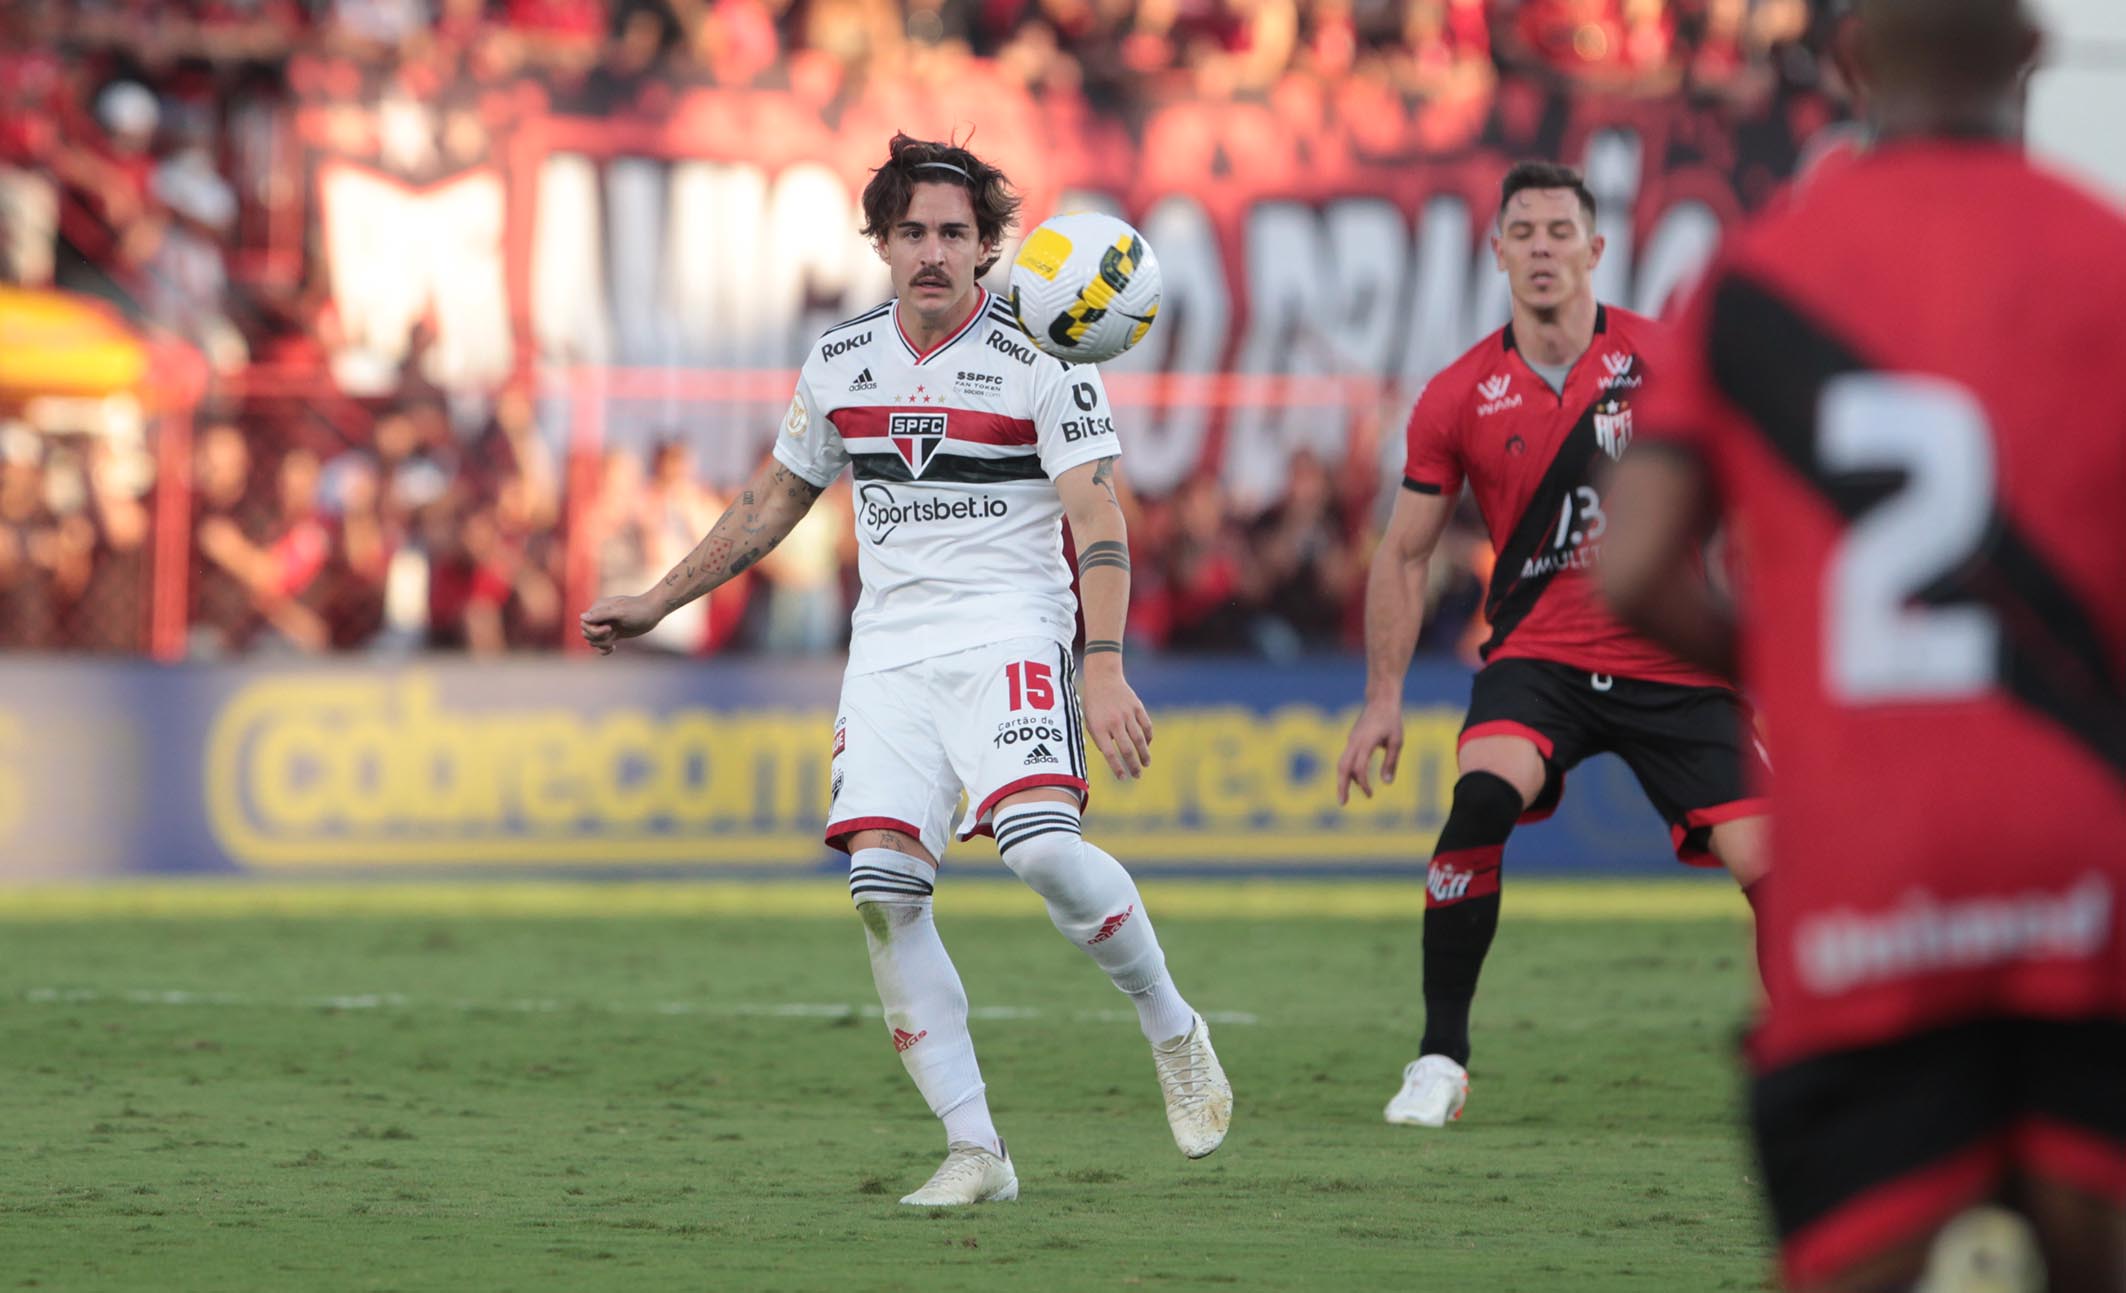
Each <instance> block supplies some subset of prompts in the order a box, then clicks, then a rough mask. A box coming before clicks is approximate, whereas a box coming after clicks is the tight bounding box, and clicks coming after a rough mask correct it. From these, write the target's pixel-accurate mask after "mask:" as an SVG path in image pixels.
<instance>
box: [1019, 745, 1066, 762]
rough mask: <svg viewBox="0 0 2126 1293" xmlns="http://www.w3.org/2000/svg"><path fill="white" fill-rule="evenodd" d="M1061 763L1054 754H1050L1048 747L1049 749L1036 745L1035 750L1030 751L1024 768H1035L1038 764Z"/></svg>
mask: <svg viewBox="0 0 2126 1293" xmlns="http://www.w3.org/2000/svg"><path fill="white" fill-rule="evenodd" d="M1060 762H1062V760H1060V759H1058V758H1056V756H1055V755H1053V754H1051V753H1049V750H1048V747H1047V746H1046V745H1036V746H1035V747H1033V749H1032V750H1031V751H1029V752H1028V753H1027V755H1026V763H1025V765H1024V766H1026V767H1032V766H1033V765H1034V764H1036V763H1060Z"/></svg>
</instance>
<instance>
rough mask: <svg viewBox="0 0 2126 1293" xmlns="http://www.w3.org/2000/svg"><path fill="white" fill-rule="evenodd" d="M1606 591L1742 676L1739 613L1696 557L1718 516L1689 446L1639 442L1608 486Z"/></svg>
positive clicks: (1727, 674)
mask: <svg viewBox="0 0 2126 1293" xmlns="http://www.w3.org/2000/svg"><path fill="white" fill-rule="evenodd" d="M1606 493H1607V495H1608V498H1609V513H1610V524H1609V532H1608V534H1607V535H1605V536H1604V537H1603V540H1602V562H1601V567H1600V570H1601V580H1602V592H1603V594H1604V595H1605V596H1606V597H1608V599H1609V604H1610V606H1611V607H1612V608H1613V609H1614V610H1615V611H1616V613H1617V618H1619V619H1621V620H1623V621H1624V622H1625V623H1626V624H1629V625H1631V626H1632V627H1633V628H1635V629H1637V630H1638V631H1639V632H1641V633H1644V634H1645V635H1646V636H1647V637H1650V638H1652V639H1653V640H1654V641H1656V642H1659V643H1660V644H1661V645H1663V646H1665V647H1667V648H1668V649H1669V650H1671V651H1673V652H1675V653H1676V654H1677V655H1679V656H1681V657H1682V658H1683V659H1685V660H1687V661H1689V662H1690V663H1692V664H1694V665H1697V666H1698V667H1699V668H1701V669H1706V670H1710V671H1711V672H1713V673H1716V674H1718V675H1720V676H1721V677H1723V678H1732V677H1734V676H1735V675H1736V659H1735V617H1734V612H1733V611H1732V610H1731V609H1730V608H1729V607H1728V606H1727V605H1726V604H1725V603H1724V602H1723V601H1722V600H1721V599H1720V598H1719V597H1718V596H1717V595H1716V594H1715V593H1714V592H1713V589H1712V586H1711V585H1710V584H1708V583H1707V582H1706V580H1705V577H1704V575H1703V574H1701V573H1700V572H1699V570H1698V568H1697V566H1696V563H1695V562H1694V561H1693V560H1692V555H1693V553H1695V552H1696V550H1697V548H1698V540H1699V538H1700V537H1701V536H1702V535H1704V534H1705V532H1706V526H1707V524H1708V523H1709V521H1710V520H1711V517H1710V515H1709V512H1708V508H1709V506H1710V502H1711V496H1710V494H1709V492H1708V490H1707V489H1706V482H1705V469H1704V467H1703V466H1701V465H1700V464H1699V462H1698V460H1697V459H1696V458H1694V457H1692V456H1691V455H1690V453H1689V452H1687V451H1684V450H1679V449H1677V448H1674V447H1672V446H1669V445H1666V444H1661V443H1658V442H1648V443H1646V444H1641V445H1637V446H1635V447H1634V448H1633V449H1632V450H1631V452H1629V453H1627V454H1625V455H1624V460H1623V461H1622V462H1620V463H1618V464H1617V469H1616V472H1615V474H1613V475H1612V476H1611V477H1610V481H1609V488H1608V490H1607V491H1606Z"/></svg>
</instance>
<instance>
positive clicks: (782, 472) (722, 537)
mask: <svg viewBox="0 0 2126 1293" xmlns="http://www.w3.org/2000/svg"><path fill="white" fill-rule="evenodd" d="M820 493H821V489H820V487H819V486H818V485H815V484H813V483H812V482H811V481H809V480H806V479H805V478H804V477H802V476H800V475H798V474H797V473H796V472H794V471H791V470H790V469H789V468H788V467H786V466H784V465H783V464H782V463H781V462H779V461H777V460H776V459H774V458H769V459H767V460H766V461H765V462H763V463H761V465H760V466H759V467H758V468H756V469H755V470H754V472H753V478H752V479H751V480H749V481H747V482H746V486H745V488H744V489H743V490H741V491H739V494H738V499H737V501H735V502H733V503H732V504H731V505H730V506H729V507H728V508H726V509H724V514H723V515H722V516H720V517H718V518H717V520H716V524H715V525H713V526H711V527H710V528H709V532H708V533H707V534H706V535H704V536H703V537H702V540H701V542H700V543H697V544H695V545H694V550H693V551H692V552H690V553H688V554H687V555H686V559H685V560H684V561H681V562H680V563H679V564H678V565H676V566H674V567H672V569H671V573H669V574H667V575H666V576H665V577H664V578H663V579H661V580H659V581H658V583H657V586H656V587H655V588H652V589H650V590H649V591H648V592H646V593H632V594H623V595H620V596H617V597H601V598H599V599H598V600H597V601H595V602H592V603H591V606H590V609H589V610H587V611H585V612H583V615H582V617H581V623H582V627H583V640H584V641H586V642H588V643H590V644H591V645H592V646H594V647H597V648H598V651H599V654H601V655H611V654H612V652H613V644H614V643H616V642H618V641H619V640H620V639H622V638H633V637H641V636H642V635H643V634H645V633H647V632H649V631H650V630H651V629H653V628H656V627H657V625H658V623H659V621H661V620H663V619H664V617H665V616H667V615H669V614H671V613H672V612H673V611H676V610H678V609H679V608H680V607H682V606H684V605H686V604H687V603H688V602H691V601H693V600H694V599H695V598H697V597H700V596H701V595H703V594H704V593H708V592H711V591H714V590H715V589H716V588H717V587H718V586H719V585H721V584H723V583H724V582H726V581H727V580H730V579H735V578H736V577H738V576H739V575H740V574H743V573H744V572H745V571H746V570H747V569H748V568H750V567H751V566H752V565H753V563H755V562H757V561H759V560H760V559H761V558H762V557H765V556H767V555H768V553H769V552H771V551H773V550H774V548H775V545H776V544H778V543H781V542H782V541H783V539H784V538H785V537H786V536H788V535H789V533H790V531H791V530H792V529H795V528H796V526H797V523H798V522H799V521H801V520H803V519H804V515H805V513H807V512H809V511H811V510H812V504H813V503H814V502H816V501H817V500H818V498H819V496H820Z"/></svg>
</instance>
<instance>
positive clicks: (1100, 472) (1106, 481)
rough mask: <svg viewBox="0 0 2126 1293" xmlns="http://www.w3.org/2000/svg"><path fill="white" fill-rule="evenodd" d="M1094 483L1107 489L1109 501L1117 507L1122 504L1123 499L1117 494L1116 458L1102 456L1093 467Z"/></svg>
mask: <svg viewBox="0 0 2126 1293" xmlns="http://www.w3.org/2000/svg"><path fill="white" fill-rule="evenodd" d="M1093 484H1095V485H1098V486H1100V487H1101V488H1103V489H1105V490H1106V491H1107V501H1108V502H1110V503H1113V504H1114V505H1115V506H1116V507H1120V506H1122V500H1121V499H1119V498H1117V497H1116V496H1115V460H1114V459H1113V458H1102V459H1101V460H1100V461H1099V464H1098V465H1096V466H1095V467H1094V468H1093Z"/></svg>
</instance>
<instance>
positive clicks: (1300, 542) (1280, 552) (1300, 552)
mask: <svg viewBox="0 0 2126 1293" xmlns="http://www.w3.org/2000/svg"><path fill="white" fill-rule="evenodd" d="M1248 546H1249V550H1250V551H1249V557H1248V561H1247V565H1246V567H1245V569H1246V572H1247V582H1248V583H1249V584H1250V585H1251V586H1252V588H1253V589H1254V590H1255V592H1254V594H1253V596H1252V598H1251V600H1254V601H1256V602H1259V603H1260V605H1261V607H1262V615H1261V616H1260V617H1259V618H1258V619H1257V621H1256V626H1255V632H1254V638H1255V642H1256V645H1257V646H1258V648H1259V649H1260V650H1262V651H1263V652H1264V653H1265V654H1267V655H1272V656H1278V657H1289V656H1293V655H1297V654H1299V653H1300V652H1302V651H1310V650H1334V649H1336V648H1338V647H1341V646H1344V645H1345V644H1346V639H1347V636H1348V635H1347V634H1346V632H1345V621H1346V620H1347V619H1348V618H1349V608H1350V607H1351V605H1352V604H1353V600H1354V599H1355V598H1357V597H1358V596H1359V594H1360V592H1361V591H1362V587H1363V585H1364V582H1365V564H1366V561H1367V559H1368V554H1367V553H1366V552H1363V551H1361V550H1360V549H1359V547H1358V545H1357V544H1356V543H1354V542H1353V540H1352V536H1351V526H1350V522H1349V519H1348V518H1347V517H1346V516H1345V514H1344V509H1343V507H1342V505H1341V504H1340V503H1339V502H1338V500H1337V499H1336V497H1335V495H1334V494H1333V492H1332V484H1331V481H1330V479H1329V473H1328V470H1327V468H1325V467H1324V466H1323V465H1322V462H1321V460H1320V459H1319V458H1317V457H1315V456H1314V455H1313V454H1312V453H1309V452H1305V451H1302V452H1300V453H1299V454H1298V455H1296V456H1295V457H1294V458H1293V459H1292V463H1291V476H1290V483H1289V486H1288V488H1287V491H1286V493H1285V497H1284V499H1283V501H1282V502H1280V503H1278V504H1277V505H1276V506H1275V507H1273V508H1272V509H1271V510H1270V511H1269V512H1267V513H1265V514H1264V515H1263V516H1262V518H1261V519H1260V520H1258V521H1257V522H1256V523H1255V524H1254V525H1253V526H1252V527H1251V530H1250V533H1249V536H1248Z"/></svg>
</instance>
